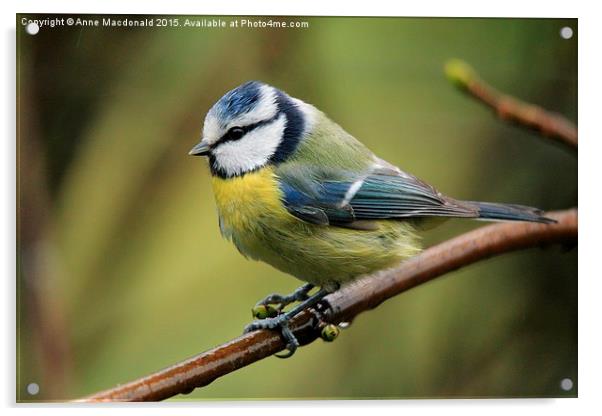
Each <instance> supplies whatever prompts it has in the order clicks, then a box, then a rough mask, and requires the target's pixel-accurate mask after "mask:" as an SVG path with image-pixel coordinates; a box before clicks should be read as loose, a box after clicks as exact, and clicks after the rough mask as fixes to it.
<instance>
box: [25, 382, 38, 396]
mask: <svg viewBox="0 0 602 416" xmlns="http://www.w3.org/2000/svg"><path fill="white" fill-rule="evenodd" d="M39 392H40V386H39V385H38V383H29V384H28V385H27V393H29V394H30V395H32V396H35V395H36V394H38V393H39Z"/></svg>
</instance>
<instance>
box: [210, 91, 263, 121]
mask: <svg viewBox="0 0 602 416" xmlns="http://www.w3.org/2000/svg"><path fill="white" fill-rule="evenodd" d="M263 85H264V84H263V83H261V82H259V81H249V82H245V83H244V84H242V85H240V86H238V87H236V88H234V89H233V90H231V91H229V92H228V93H226V94H225V95H224V96H223V97H222V98H220V99H219V101H218V102H216V103H215V105H214V106H213V107H212V108H211V110H209V111H210V112H211V113H213V115H214V116H215V117H217V118H218V119H219V120H220V121H221V122H222V123H223V124H228V122H229V121H230V120H232V119H234V118H236V117H238V116H240V115H241V114H244V113H248V112H250V111H251V110H253V108H255V105H257V103H258V102H259V99H260V97H261V87H262V86H263Z"/></svg>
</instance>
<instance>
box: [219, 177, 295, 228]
mask: <svg viewBox="0 0 602 416" xmlns="http://www.w3.org/2000/svg"><path fill="white" fill-rule="evenodd" d="M212 181H213V192H214V194H215V202H216V204H217V208H218V211H219V214H220V218H221V221H222V227H223V228H226V229H229V230H245V229H246V230H249V229H251V228H253V227H254V225H255V224H256V223H257V221H258V219H260V218H263V217H265V216H266V215H270V216H274V215H276V216H279V215H287V214H288V212H287V211H286V209H285V208H284V207H283V206H282V203H281V201H280V198H281V191H280V188H279V186H278V182H277V180H276V176H275V174H274V171H273V169H272V168H270V167H267V168H263V169H260V170H259V171H257V172H252V173H247V174H246V175H243V176H240V177H234V178H228V179H222V178H219V177H217V176H214V177H213V180H212Z"/></svg>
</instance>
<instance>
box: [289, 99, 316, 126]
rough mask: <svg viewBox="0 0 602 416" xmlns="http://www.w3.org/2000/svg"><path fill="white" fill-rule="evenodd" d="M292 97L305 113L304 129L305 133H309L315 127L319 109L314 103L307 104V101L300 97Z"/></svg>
mask: <svg viewBox="0 0 602 416" xmlns="http://www.w3.org/2000/svg"><path fill="white" fill-rule="evenodd" d="M290 99H291V100H292V101H293V102H294V103H295V104H296V105H297V108H298V109H299V111H301V113H303V122H304V128H303V130H304V133H305V134H307V133H308V132H310V131H311V130H312V129H313V126H314V124H315V123H316V114H317V113H318V111H319V110H318V109H317V108H316V107H314V106H313V105H311V104H307V103H306V102H305V101H301V100H300V99H298V98H294V97H290Z"/></svg>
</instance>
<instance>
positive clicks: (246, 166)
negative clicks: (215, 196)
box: [212, 114, 286, 176]
mask: <svg viewBox="0 0 602 416" xmlns="http://www.w3.org/2000/svg"><path fill="white" fill-rule="evenodd" d="M285 127H286V117H285V115H284V114H281V115H280V117H278V118H277V119H276V120H274V121H273V122H271V123H270V124H266V125H264V126H261V127H257V128H255V129H254V130H252V131H250V132H248V133H247V134H246V135H245V136H244V137H243V138H242V139H240V140H236V141H230V142H225V143H222V144H220V145H218V146H217V147H216V148H215V149H213V151H212V153H213V156H214V157H215V162H216V164H217V167H218V168H219V169H221V170H223V171H224V172H225V173H226V174H227V175H228V176H235V175H240V174H242V173H245V172H249V171H252V170H255V169H256V168H258V167H260V166H263V165H265V164H266V163H267V162H268V160H270V157H272V155H273V154H274V153H275V152H276V149H278V145H279V144H280V142H281V140H282V136H283V134H284V128H285Z"/></svg>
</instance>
